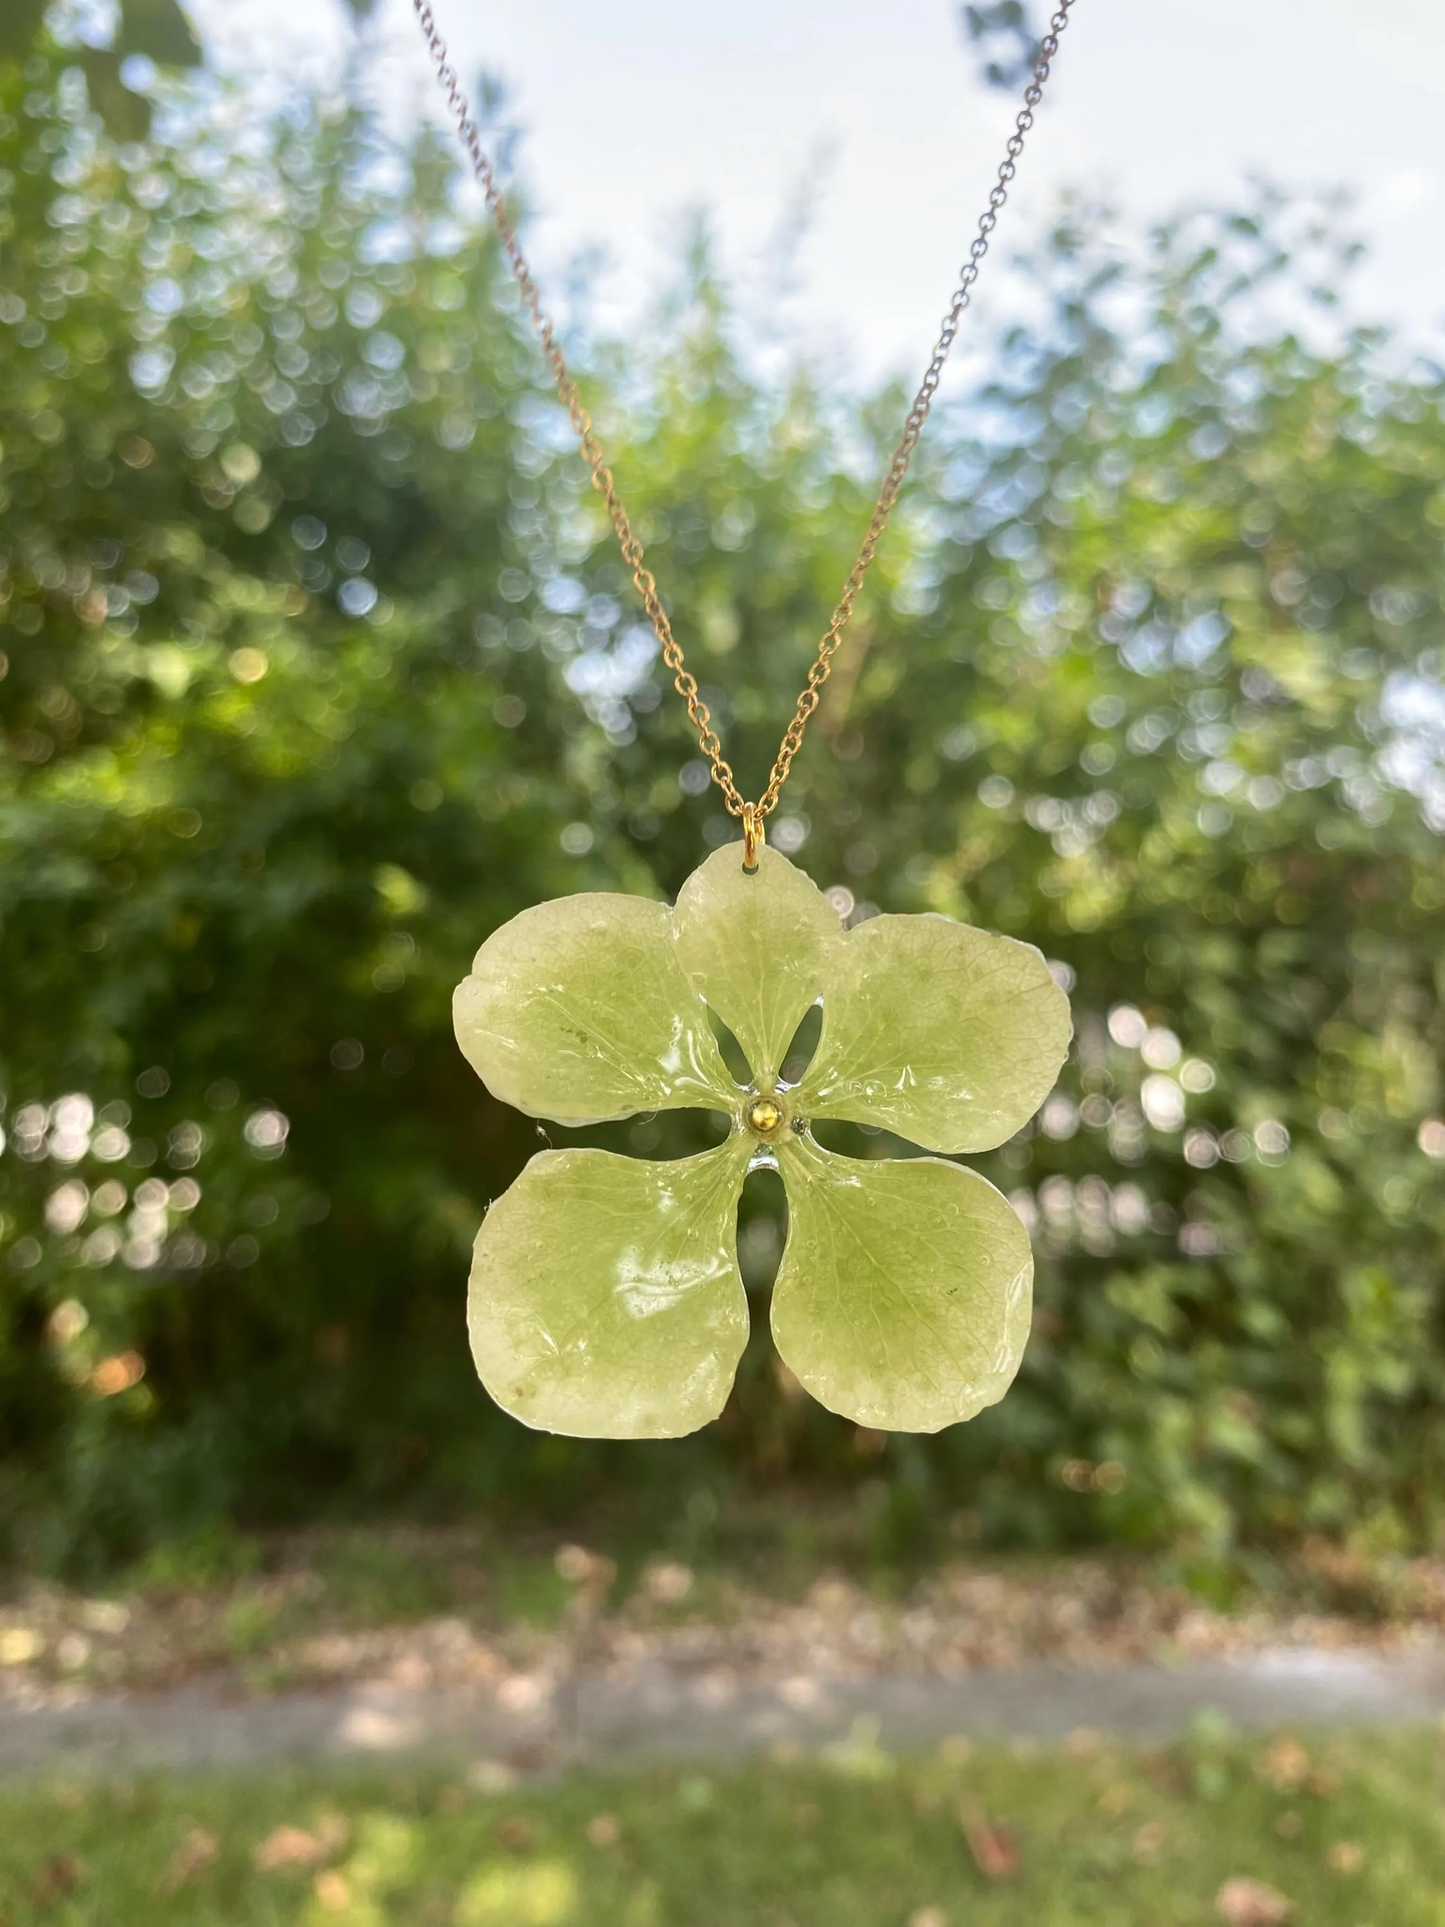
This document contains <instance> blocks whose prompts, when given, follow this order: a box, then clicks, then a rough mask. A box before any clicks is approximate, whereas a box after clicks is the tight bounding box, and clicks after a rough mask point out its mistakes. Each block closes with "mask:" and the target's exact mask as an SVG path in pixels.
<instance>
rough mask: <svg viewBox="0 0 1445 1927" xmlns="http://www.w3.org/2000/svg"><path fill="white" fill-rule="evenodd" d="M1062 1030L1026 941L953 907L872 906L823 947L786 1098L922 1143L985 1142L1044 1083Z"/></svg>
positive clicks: (1037, 1096) (1006, 1128) (1061, 1009)
mask: <svg viewBox="0 0 1445 1927" xmlns="http://www.w3.org/2000/svg"><path fill="white" fill-rule="evenodd" d="M1071 1034H1072V1026H1071V1024H1070V1021H1069V1000H1068V998H1067V997H1066V996H1065V995H1064V993H1063V991H1061V990H1060V989H1059V987H1058V985H1057V984H1056V983H1055V982H1054V980H1053V978H1052V977H1051V976H1050V975H1049V967H1048V965H1047V964H1046V963H1045V962H1044V960H1043V957H1042V956H1041V955H1040V953H1039V952H1038V951H1037V950H1035V949H1034V947H1033V945H1032V944H1028V943H1016V942H1015V941H1014V940H1013V938H1012V937H993V936H990V935H989V934H988V933H987V931H984V930H974V929H972V928H970V926H969V925H968V924H966V923H955V922H953V920H952V919H951V918H949V917H938V916H914V917H873V918H871V919H870V920H869V921H868V922H867V923H863V924H859V925H858V927H857V928H856V929H854V930H850V931H849V932H848V934H847V936H846V937H845V938H844V939H843V941H842V942H841V943H840V944H839V945H838V946H837V947H836V949H834V951H833V952H832V954H831V955H830V956H829V958H828V967H827V972H826V974H825V977H824V981H823V1032H822V1035H821V1037H820V1038H819V1039H818V1048H817V1050H816V1051H815V1052H814V1054H813V1061H812V1062H811V1063H810V1064H809V1066H808V1069H807V1073H806V1075H805V1076H804V1078H803V1081H802V1084H801V1085H800V1087H799V1090H798V1095H797V1102H796V1108H797V1109H798V1110H799V1111H801V1112H802V1113H803V1115H805V1116H807V1117H841V1118H850V1119H852V1120H853V1121H854V1122H855V1123H859V1124H881V1125H883V1126H884V1127H885V1128H886V1129H887V1130H890V1131H896V1132H897V1133H898V1134H899V1136H900V1137H906V1138H910V1139H912V1141H913V1142H914V1143H915V1144H922V1145H925V1146H926V1147H927V1148H928V1149H929V1150H930V1151H949V1152H954V1151H989V1150H992V1148H993V1147H994V1145H996V1144H1002V1143H1003V1141H1004V1139H1005V1138H1007V1137H1011V1136H1012V1135H1013V1133H1014V1132H1015V1131H1016V1130H1017V1129H1018V1128H1019V1126H1020V1125H1021V1124H1024V1123H1026V1122H1027V1121H1028V1119H1029V1118H1030V1117H1032V1116H1033V1114H1034V1112H1035V1111H1036V1110H1037V1109H1038V1107H1039V1105H1040V1104H1042V1102H1043V1101H1044V1099H1045V1098H1046V1097H1047V1096H1048V1094H1049V1091H1050V1090H1051V1089H1052V1087H1053V1083H1054V1079H1055V1078H1056V1077H1057V1076H1058V1074H1059V1067H1060V1065H1061V1064H1062V1063H1063V1061H1064V1056H1065V1053H1066V1052H1067V1050H1068V1047H1069V1038H1070V1036H1071Z"/></svg>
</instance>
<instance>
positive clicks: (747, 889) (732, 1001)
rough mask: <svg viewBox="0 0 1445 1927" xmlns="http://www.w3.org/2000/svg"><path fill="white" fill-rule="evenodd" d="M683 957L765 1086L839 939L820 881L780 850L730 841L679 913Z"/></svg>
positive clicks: (702, 872) (696, 875)
mask: <svg viewBox="0 0 1445 1927" xmlns="http://www.w3.org/2000/svg"><path fill="white" fill-rule="evenodd" d="M673 917H674V921H675V924H676V929H677V954H678V956H679V957H680V958H681V959H682V966H683V969H684V970H686V972H687V974H688V976H689V977H691V979H692V981H693V983H694V984H695V985H696V986H697V988H698V990H699V992H700V993H701V994H702V996H703V997H705V998H706V999H707V1001H708V1003H709V1004H711V1006H712V1008H713V1009H714V1010H715V1011H716V1012H717V1014H718V1016H719V1017H721V1019H722V1020H723V1022H724V1023H725V1024H726V1025H727V1027H728V1029H729V1030H730V1031H731V1032H732V1034H733V1036H734V1037H736V1038H737V1040H738V1042H739V1043H740V1044H741V1045H742V1047H743V1055H744V1056H745V1057H746V1058H747V1060H748V1067H749V1069H750V1070H751V1071H752V1073H753V1077H754V1078H755V1079H756V1081H757V1083H758V1084H759V1086H760V1087H762V1088H763V1089H768V1088H770V1087H771V1086H772V1085H773V1083H774V1082H775V1080H776V1078H777V1075H778V1068H779V1066H780V1065H781V1064H782V1061H783V1053H784V1052H785V1051H786V1050H787V1048H788V1045H789V1044H790V1043H791V1042H792V1041H793V1032H794V1031H795V1030H796V1029H797V1028H798V1025H799V1024H800V1023H801V1022H802V1021H803V1015H804V1013H805V1011H807V1009H808V1008H809V1006H810V1005H811V1004H814V1003H816V1002H817V1000H818V993H819V991H820V990H821V989H822V988H823V966H824V963H825V962H826V960H827V957H828V953H829V951H830V950H832V949H833V948H834V946H835V945H836V944H837V943H838V940H839V938H840V937H841V936H842V926H841V925H840V923H839V922H838V913H837V911H836V910H835V909H834V908H833V906H832V905H831V904H830V903H829V901H828V899H827V898H826V897H825V896H824V895H823V893H822V891H821V890H820V889H819V888H818V886H817V885H816V884H815V883H813V882H812V881H811V880H810V879H809V878H808V877H806V876H804V874H803V872H802V871H801V870H797V869H794V867H793V865H792V864H791V863H789V861H788V859H787V858H786V857H785V856H779V855H778V853H777V851H776V850H769V849H766V848H764V849H761V850H759V852H758V868H757V871H756V874H755V875H753V876H749V875H748V873H747V872H746V870H744V868H743V846H742V844H741V843H727V844H724V846H723V847H722V849H720V850H715V851H714V852H713V854H712V855H711V856H710V857H709V858H708V859H707V861H706V863H704V864H702V865H701V866H700V867H699V868H698V869H696V870H694V871H693V873H692V875H691V876H690V877H689V878H688V880H687V882H686V883H684V884H683V886H682V889H681V891H680V892H679V893H678V899H677V908H676V910H675V911H674V912H673Z"/></svg>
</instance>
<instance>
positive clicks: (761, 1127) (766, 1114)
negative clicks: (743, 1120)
mask: <svg viewBox="0 0 1445 1927" xmlns="http://www.w3.org/2000/svg"><path fill="white" fill-rule="evenodd" d="M747 1118H748V1127H749V1129H750V1130H754V1131H756V1132H757V1133H758V1135H759V1137H771V1136H772V1134H773V1132H774V1131H776V1130H777V1128H778V1126H779V1125H780V1124H781V1123H782V1121H783V1111H782V1106H781V1105H779V1104H778V1103H777V1102H776V1101H775V1100H774V1099H773V1098H771V1097H755V1098H754V1099H753V1101H752V1103H751V1104H749V1106H748V1110H747Z"/></svg>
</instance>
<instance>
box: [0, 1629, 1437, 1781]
mask: <svg viewBox="0 0 1445 1927" xmlns="http://www.w3.org/2000/svg"><path fill="white" fill-rule="evenodd" d="M1207 1708H1212V1709H1215V1710H1216V1711H1218V1712H1219V1713H1221V1714H1223V1715H1224V1716H1225V1717H1226V1718H1228V1719H1229V1720H1230V1721H1232V1722H1233V1723H1234V1724H1236V1725H1238V1726H1241V1727H1249V1728H1266V1727H1295V1726H1306V1725H1315V1726H1319V1725H1336V1726H1346V1725H1354V1726H1362V1725H1411V1724H1421V1723H1427V1722H1434V1721H1436V1720H1439V1719H1440V1718H1441V1717H1442V1716H1445V1659H1442V1658H1441V1657H1439V1656H1435V1657H1431V1658H1398V1657H1383V1656H1379V1655H1374V1654H1370V1653H1364V1652H1359V1651H1342V1652H1322V1651H1312V1650H1308V1649H1299V1648H1281V1649H1278V1650H1276V1651H1266V1652H1257V1653H1253V1654H1250V1655H1248V1656H1246V1657H1241V1658H1238V1659H1231V1660H1214V1661H1209V1662H1202V1663H1193V1664H1190V1665H1188V1666H1181V1667H1178V1668H1172V1667H1166V1666H1152V1665H1133V1666H1119V1667H1107V1668H1106V1667H1100V1668H1098V1669H1092V1668H1083V1667H1066V1666H1060V1665H1056V1664H1031V1665H1024V1666H1019V1667H1016V1668H1012V1669H1009V1670H1007V1671H996V1672H995V1671H977V1672H971V1673H965V1674H960V1675H955V1676H952V1677H929V1676H913V1675H910V1676H900V1675H892V1676H888V1675H883V1676H874V1677H866V1678H858V1679H828V1678H822V1677H815V1676H812V1675H799V1676H796V1677H793V1678H787V1679H783V1680H781V1681H772V1682H768V1683H766V1684H763V1683H758V1682H750V1681H749V1680H748V1679H747V1678H746V1677H745V1676H744V1677H738V1676H736V1675H734V1674H732V1673H730V1672H727V1671H725V1670H722V1669H719V1670H716V1671H714V1672H701V1673H688V1672H685V1671H683V1670H680V1669H677V1668H664V1667H661V1666H658V1667H638V1668H635V1669H632V1670H630V1671H628V1672H625V1673H618V1672H615V1671H613V1672H609V1673H601V1672H599V1673H595V1674H588V1673H579V1674H571V1675H566V1676H564V1677H562V1678H561V1679H560V1680H559V1681H556V1682H549V1681H548V1680H547V1679H546V1678H544V1677H541V1676H529V1675H518V1676H514V1677H513V1678H511V1679H509V1680H506V1681H504V1682H503V1683H502V1684H501V1685H500V1686H498V1687H495V1688H491V1687H487V1688H483V1687H448V1688H446V1689H444V1690H442V1689H435V1688H433V1689H408V1688H406V1687H402V1686H397V1685H393V1684H385V1683H374V1684H366V1685H360V1686H351V1687H347V1688H345V1689H340V1690H335V1691H327V1692H314V1693H282V1694H277V1695H275V1696H271V1697H248V1696H243V1695H242V1694H240V1693H239V1692H237V1691H234V1690H232V1691H230V1692H228V1691H227V1690H225V1689H224V1688H223V1687H217V1686H214V1685H209V1686H194V1687H187V1688H183V1689H180V1690H175V1691H169V1692H163V1693H151V1694H136V1695H133V1696H120V1695H117V1696H114V1697H101V1698H94V1699H89V1700H84V1701H80V1702H77V1703H76V1704H73V1705H68V1706H64V1705H40V1706H36V1707H34V1708H32V1709H20V1708H16V1707H14V1706H13V1705H12V1706H7V1707H4V1708H0V1776H6V1777H15V1776H18V1775H34V1774H54V1773H78V1774H83V1775H94V1774H100V1775H111V1774H122V1773H130V1772H134V1771H138V1770H144V1769H154V1768H168V1769H172V1770H182V1771H185V1770H196V1769H210V1770H220V1771H225V1770H232V1771H235V1770H251V1769H259V1768H263V1767H269V1766H274V1765H278V1764H281V1763H284V1762H292V1763H296V1764H308V1765H316V1764H322V1763H332V1764H343V1763H345V1764H351V1765H358V1764H362V1763H364V1762H366V1761H373V1762H375V1761H379V1760H384V1759H395V1758H397V1757H399V1756H404V1755H409V1756H418V1755H421V1756H429V1757H431V1758H433V1759H439V1760H446V1761H448V1762H456V1763H476V1762H479V1761H494V1762H497V1763H500V1764H502V1765H506V1766H510V1767H512V1768H513V1769H515V1770H519V1771H524V1772H525V1771H528V1770H537V1769H544V1768H555V1767H559V1766H563V1765H567V1764H572V1763H584V1762H585V1763H591V1764H610V1763H618V1764H622V1763H626V1762H632V1761H636V1760H640V1759H645V1758H648V1757H652V1758H657V1757H671V1758H682V1757H690V1758H695V1759H703V1758H725V1757H737V1756H739V1755H743V1754H747V1753H749V1752H756V1751H759V1750H762V1749H765V1748H769V1747H777V1746H793V1747H799V1748H804V1749H809V1750H812V1749H817V1748H819V1747H825V1746H828V1745H830V1744H831V1745H838V1744H840V1743H842V1744H847V1743H848V1742H849V1741H850V1739H851V1740H852V1742H853V1743H855V1744H857V1743H860V1742H862V1743H866V1744H870V1745H879V1746H882V1747H885V1748H893V1749H907V1748H910V1747H926V1746H930V1745H934V1744H936V1743H937V1742H938V1741H940V1740H942V1739H944V1738H946V1737H947V1736H949V1735H952V1734H962V1735H968V1736H971V1737H978V1738H983V1737H1002V1738H1006V1739H1022V1738H1026V1739H1034V1740H1042V1741H1047V1740H1054V1739H1060V1738H1063V1737H1064V1736H1065V1735H1067V1734H1069V1733H1071V1732H1074V1731H1076V1730H1077V1729H1078V1728H1080V1727H1087V1728H1091V1729H1094V1730H1096V1731H1098V1732H1101V1733H1114V1734H1118V1735H1121V1736H1123V1737H1126V1738H1130V1739H1160V1738H1166V1737H1168V1736H1169V1735H1171V1734H1175V1733H1179V1732H1181V1731H1183V1730H1184V1729H1185V1728H1186V1727H1187V1726H1188V1725H1189V1723H1190V1722H1191V1720H1193V1719H1194V1718H1195V1717H1197V1715H1198V1714H1199V1713H1201V1712H1202V1711H1204V1710H1205V1709H1207Z"/></svg>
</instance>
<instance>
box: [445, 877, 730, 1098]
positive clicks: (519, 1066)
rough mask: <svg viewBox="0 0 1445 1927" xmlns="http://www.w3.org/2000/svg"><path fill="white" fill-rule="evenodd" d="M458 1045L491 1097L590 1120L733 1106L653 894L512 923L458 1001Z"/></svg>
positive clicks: (480, 958)
mask: <svg viewBox="0 0 1445 1927" xmlns="http://www.w3.org/2000/svg"><path fill="white" fill-rule="evenodd" d="M452 1012H453V1019H454V1022H455V1025H456V1033H457V1042H458V1043H459V1044H460V1045H461V1047H462V1051H463V1053H464V1054H465V1056H466V1058H467V1061H468V1062H469V1063H470V1064H471V1066H472V1068H473V1069H474V1070H475V1071H476V1072H477V1074H478V1075H479V1076H480V1077H481V1078H482V1080H483V1082H484V1083H485V1084H486V1086H487V1088H488V1090H489V1091H491V1093H492V1095H493V1096H494V1097H499V1098H501V1100H502V1101H503V1103H505V1104H514V1105H515V1106H516V1107H517V1109H518V1110H519V1111H526V1112H527V1113H528V1115H529V1116H532V1117H550V1118H555V1119H556V1120H557V1122H558V1123H561V1124H594V1123H597V1122H599V1121H600V1120H602V1119H604V1118H614V1117H631V1116H632V1115H634V1114H635V1113H636V1112H638V1111H660V1110H673V1109H677V1108H678V1107H679V1106H688V1105H693V1106H700V1107H702V1108H712V1107H714V1106H719V1105H720V1106H721V1107H722V1108H723V1109H726V1110H731V1109H732V1107H733V1104H734V1102H735V1100H736V1097H737V1089H736V1086H735V1085H734V1084H733V1081H732V1079H731V1078H730V1077H729V1076H728V1074H727V1069H726V1067H725V1066H724V1064H723V1061H722V1058H721V1056H720V1055H719V1053H718V1048H717V1044H716V1043H715V1041H714V1039H713V1034H712V1031H711V1029H710V1027H709V1025H708V1021H707V1012H706V1011H705V1010H704V1009H703V1007H702V1005H701V1003H699V1001H698V998H697V993H696V992H695V991H694V990H693V988H692V986H691V984H689V982H688V981H687V978H686V977H685V976H684V974H683V971H682V967H681V965H680V964H679V963H678V960H677V956H676V953H675V951H674V949H673V945H672V922H671V912H670V911H669V910H668V909H667V907H666V906H665V905H664V904H661V903H650V902H648V900H647V899H646V898H645V897H625V896H613V895H604V894H601V893H596V894H589V895H583V896H575V897H558V898H557V899H556V900H555V901H554V902H552V903H540V904H538V905H537V907H536V908H535V909H533V910H524V911H523V912H522V914H521V915H520V916H517V917H513V918H512V921H511V922H510V923H504V924H503V925H502V927H501V929H500V930H495V931H493V933H492V935H491V936H490V937H488V938H487V941H486V942H485V943H484V944H483V945H482V947H481V949H480V950H479V951H478V952H477V955H476V960H475V962H474V963H473V964H472V974H471V975H470V976H469V977H467V978H465V979H464V980H463V981H462V982H461V983H460V984H459V985H458V986H457V991H456V996H455V998H454V999H453V1004H452Z"/></svg>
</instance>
